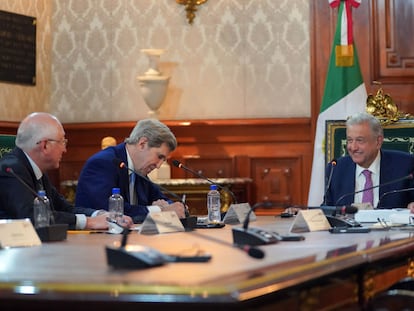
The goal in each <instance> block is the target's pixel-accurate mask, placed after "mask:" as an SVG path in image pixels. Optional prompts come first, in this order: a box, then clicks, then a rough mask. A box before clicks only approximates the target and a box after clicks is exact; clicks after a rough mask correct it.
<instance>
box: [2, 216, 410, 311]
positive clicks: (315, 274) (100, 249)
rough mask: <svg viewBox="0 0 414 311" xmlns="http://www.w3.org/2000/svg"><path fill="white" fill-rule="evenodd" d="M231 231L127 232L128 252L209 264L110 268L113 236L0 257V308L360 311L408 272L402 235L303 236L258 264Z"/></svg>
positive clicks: (282, 224)
mask: <svg viewBox="0 0 414 311" xmlns="http://www.w3.org/2000/svg"><path fill="white" fill-rule="evenodd" d="M291 222H292V220H291V219H281V218H280V217H273V216H260V217H258V219H257V221H255V222H251V223H250V227H262V228H264V229H267V230H270V231H277V232H279V233H287V232H288V230H289V227H290V224H291ZM234 226H240V225H234ZM232 227H233V226H231V225H226V226H225V227H224V228H221V229H197V230H195V231H192V232H174V233H166V234H158V235H143V234H138V233H137V232H133V233H131V234H130V235H129V239H128V244H139V245H146V246H151V247H152V248H155V249H157V250H159V251H161V252H163V253H167V254H181V255H183V254H189V253H192V252H195V251H201V252H203V251H204V252H206V253H210V254H211V255H212V259H211V260H210V261H209V262H207V263H168V264H165V265H162V266H159V267H153V268H147V269H143V270H130V271H128V270H116V269H112V268H110V267H109V266H108V265H107V262H106V255H105V245H114V244H117V243H119V242H120V239H121V236H120V235H115V234H107V233H100V234H98V233H93V234H92V233H87V232H82V233H68V238H67V240H66V241H63V242H53V243H43V244H42V245H41V246H36V247H27V248H9V249H1V250H0V306H1V310H9V309H10V310H11V309H13V310H16V309H19V308H23V307H27V308H28V309H30V310H45V309H56V310H57V309H59V308H61V309H62V308H63V309H64V310H67V309H72V310H114V308H117V309H118V310H157V309H160V310H161V309H162V310H166V308H171V307H172V308H174V310H177V309H180V310H190V309H192V310H206V309H211V308H214V309H215V310H236V309H237V310H270V309H271V310H283V308H285V310H290V311H292V310H322V309H324V310H333V309H335V310H337V309H341V308H345V307H350V306H354V307H355V308H356V309H360V308H363V307H364V306H366V303H367V301H368V300H369V299H370V297H372V296H373V295H374V294H375V293H377V292H380V291H383V290H384V289H386V288H387V287H388V286H390V285H391V284H393V283H394V282H395V281H397V280H399V279H401V278H403V277H405V276H407V275H411V276H412V275H413V274H414V273H413V271H414V264H413V257H414V239H413V238H412V236H413V233H412V232H410V231H407V230H401V231H398V230H388V231H372V232H370V233H358V234H354V233H352V234H350V233H345V234H331V233H329V232H327V231H323V232H322V231H321V232H307V233H304V236H305V238H306V239H305V240H304V241H297V242H279V243H277V244H273V245H266V246H260V249H261V250H263V251H264V252H265V257H264V258H263V259H255V258H252V257H250V256H249V255H248V254H247V253H245V252H244V251H242V250H241V249H239V248H236V247H233V246H232V231H231V228H232ZM216 240H218V241H220V242H217V241H216Z"/></svg>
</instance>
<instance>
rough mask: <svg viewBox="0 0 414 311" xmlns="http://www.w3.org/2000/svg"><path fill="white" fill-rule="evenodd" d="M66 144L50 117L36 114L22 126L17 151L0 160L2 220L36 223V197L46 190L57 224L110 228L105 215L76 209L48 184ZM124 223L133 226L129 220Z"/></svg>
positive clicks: (57, 123) (61, 128) (47, 114)
mask: <svg viewBox="0 0 414 311" xmlns="http://www.w3.org/2000/svg"><path fill="white" fill-rule="evenodd" d="M67 142H68V140H67V139H66V138H65V131H64V130H63V126H62V124H61V123H60V122H59V120H58V119H57V118H56V117H55V116H53V115H51V114H49V113H45V112H34V113H32V114H30V115H28V116H27V117H26V118H25V119H24V120H23V121H22V122H21V123H20V125H19V127H18V129H17V136H16V148H14V149H13V150H12V151H11V152H10V153H8V154H6V155H4V156H3V157H2V158H1V159H0V167H1V168H2V169H1V171H0V218H6V219H22V218H30V219H31V220H32V222H33V200H34V198H35V195H34V193H35V192H37V191H38V190H41V189H43V190H45V192H46V195H47V197H48V198H49V201H50V207H51V210H52V213H53V218H54V220H55V222H56V223H57V224H68V226H69V229H107V228H108V223H107V221H106V217H107V216H108V215H107V213H106V211H101V213H100V212H99V211H96V210H94V209H88V208H82V207H73V206H72V205H71V204H70V203H69V202H67V201H66V200H65V198H64V197H63V196H62V195H60V194H59V193H58V192H57V190H56V188H55V187H54V186H53V185H52V184H51V183H50V181H49V178H48V176H47V171H49V170H51V169H57V168H59V164H60V161H61V159H62V155H63V153H65V152H66V145H67ZM16 175H17V177H16ZM30 189H31V190H30ZM87 216H93V217H87ZM125 221H126V222H125V225H126V226H127V225H132V219H130V218H129V217H126V218H125Z"/></svg>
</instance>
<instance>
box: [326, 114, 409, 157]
mask: <svg viewBox="0 0 414 311" xmlns="http://www.w3.org/2000/svg"><path fill="white" fill-rule="evenodd" d="M345 122H346V121H345V120H326V124H325V164H328V162H330V161H331V160H332V159H337V158H339V157H341V156H344V155H346V154H347V151H346V126H345ZM338 140H339V142H338ZM383 148H384V149H396V150H401V151H406V152H409V153H411V154H414V120H412V119H402V120H399V121H398V122H395V123H391V124H388V125H385V126H384V144H383Z"/></svg>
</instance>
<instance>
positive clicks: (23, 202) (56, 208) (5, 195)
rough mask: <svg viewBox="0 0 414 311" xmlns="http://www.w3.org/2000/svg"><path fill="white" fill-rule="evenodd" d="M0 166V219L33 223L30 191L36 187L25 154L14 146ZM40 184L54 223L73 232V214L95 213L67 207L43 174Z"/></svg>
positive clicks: (31, 192) (33, 196)
mask: <svg viewBox="0 0 414 311" xmlns="http://www.w3.org/2000/svg"><path fill="white" fill-rule="evenodd" d="M0 167H1V171H0V218H3V219H22V218H30V219H31V220H32V222H33V200H34V198H35V195H34V193H33V191H34V192H37V188H38V187H37V180H36V177H35V174H34V172H33V169H32V166H31V165H30V162H29V160H28V159H27V157H26V155H25V154H24V152H23V151H22V150H21V149H20V148H17V147H16V148H15V149H14V150H13V151H12V152H10V153H8V154H6V155H4V156H3V157H2V158H1V159H0ZM8 167H10V168H12V169H13V171H14V173H15V174H16V175H18V176H19V177H20V178H21V179H22V180H23V181H24V182H25V183H26V184H27V187H26V186H24V185H23V184H22V183H21V182H20V181H19V180H18V179H17V178H16V177H15V176H13V175H12V174H11V173H9V172H6V168H8ZM42 181H43V186H44V189H45V191H46V195H47V197H48V198H49V201H50V207H51V209H52V211H53V214H54V218H55V222H56V223H61V224H68V225H69V228H70V229H75V226H76V215H75V214H77V213H78V214H85V215H87V216H90V215H91V214H92V212H94V210H92V209H86V208H75V207H73V206H72V205H71V204H69V202H67V201H66V200H65V198H64V197H63V196H62V195H61V194H59V193H58V191H57V190H56V188H55V187H54V186H53V185H52V184H51V183H50V180H49V178H48V176H47V175H46V174H44V175H43V177H42ZM28 188H30V189H32V191H30V190H29V189H28Z"/></svg>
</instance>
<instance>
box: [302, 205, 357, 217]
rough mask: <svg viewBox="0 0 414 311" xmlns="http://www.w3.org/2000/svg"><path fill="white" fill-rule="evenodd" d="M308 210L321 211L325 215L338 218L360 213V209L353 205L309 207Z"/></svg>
mask: <svg viewBox="0 0 414 311" xmlns="http://www.w3.org/2000/svg"><path fill="white" fill-rule="evenodd" d="M308 209H321V210H322V211H323V213H324V214H325V215H328V216H336V215H346V214H355V213H357V212H358V208H357V207H355V206H352V205H343V206H328V205H321V206H309V207H308Z"/></svg>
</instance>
